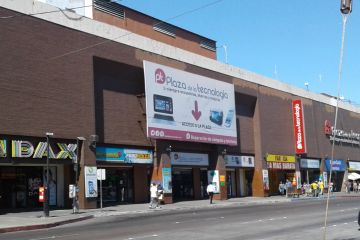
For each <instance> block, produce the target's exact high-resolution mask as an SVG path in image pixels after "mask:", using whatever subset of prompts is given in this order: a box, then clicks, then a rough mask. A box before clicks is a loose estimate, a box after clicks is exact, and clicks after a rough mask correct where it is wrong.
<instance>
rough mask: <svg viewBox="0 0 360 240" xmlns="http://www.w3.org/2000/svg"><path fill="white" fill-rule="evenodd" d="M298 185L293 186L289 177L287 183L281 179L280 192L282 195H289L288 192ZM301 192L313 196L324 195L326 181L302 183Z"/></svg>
mask: <svg viewBox="0 0 360 240" xmlns="http://www.w3.org/2000/svg"><path fill="white" fill-rule="evenodd" d="M330 185H331V184H330ZM296 187H297V186H292V183H291V182H290V181H289V180H288V179H287V180H286V182H285V183H283V182H282V181H280V183H279V193H280V195H286V196H288V193H289V192H291V191H294V188H296ZM329 187H330V186H329ZM295 190H296V189H295ZM330 190H331V189H330ZM301 194H306V195H307V196H313V197H318V196H319V195H323V194H324V182H323V181H313V182H312V183H311V184H307V183H304V184H302V185H301Z"/></svg>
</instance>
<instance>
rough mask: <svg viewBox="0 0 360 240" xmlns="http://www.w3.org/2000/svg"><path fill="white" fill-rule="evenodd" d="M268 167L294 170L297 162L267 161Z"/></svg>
mask: <svg viewBox="0 0 360 240" xmlns="http://www.w3.org/2000/svg"><path fill="white" fill-rule="evenodd" d="M267 167H268V168H269V169H287V170H293V169H295V163H289V162H267Z"/></svg>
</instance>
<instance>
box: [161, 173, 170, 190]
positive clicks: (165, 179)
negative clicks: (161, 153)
mask: <svg viewBox="0 0 360 240" xmlns="http://www.w3.org/2000/svg"><path fill="white" fill-rule="evenodd" d="M162 186H163V189H164V193H172V182H171V168H163V169H162Z"/></svg>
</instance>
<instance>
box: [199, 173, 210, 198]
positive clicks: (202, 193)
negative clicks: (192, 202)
mask: <svg viewBox="0 0 360 240" xmlns="http://www.w3.org/2000/svg"><path fill="white" fill-rule="evenodd" d="M207 185H208V176H207V170H200V198H201V199H207V198H209V196H208V195H207V192H206V188H207Z"/></svg>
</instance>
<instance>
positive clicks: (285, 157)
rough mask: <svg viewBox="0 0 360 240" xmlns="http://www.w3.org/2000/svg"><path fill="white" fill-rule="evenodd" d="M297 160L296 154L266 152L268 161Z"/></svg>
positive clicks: (290, 161)
mask: <svg viewBox="0 0 360 240" xmlns="http://www.w3.org/2000/svg"><path fill="white" fill-rule="evenodd" d="M295 160H296V159H295V156H291V155H275V154H266V161H268V162H285V163H295Z"/></svg>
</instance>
